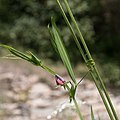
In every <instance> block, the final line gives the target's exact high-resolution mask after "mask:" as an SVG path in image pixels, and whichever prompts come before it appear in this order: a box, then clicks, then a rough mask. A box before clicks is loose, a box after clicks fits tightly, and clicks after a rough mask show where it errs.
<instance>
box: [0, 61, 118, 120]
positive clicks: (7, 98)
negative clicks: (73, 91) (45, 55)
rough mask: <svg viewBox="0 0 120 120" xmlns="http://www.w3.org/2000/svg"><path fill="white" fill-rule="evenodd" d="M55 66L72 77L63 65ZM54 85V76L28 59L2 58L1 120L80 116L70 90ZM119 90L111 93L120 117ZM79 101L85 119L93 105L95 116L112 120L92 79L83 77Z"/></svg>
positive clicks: (71, 119) (68, 119) (70, 119)
mask: <svg viewBox="0 0 120 120" xmlns="http://www.w3.org/2000/svg"><path fill="white" fill-rule="evenodd" d="M55 69H57V72H59V73H60V75H62V76H63V77H64V78H65V79H66V80H68V79H69V77H68V76H67V74H66V71H65V70H64V69H62V70H61V69H60V70H58V67H55ZM79 79H80V78H77V80H79ZM55 86H56V84H55V80H54V77H53V76H51V75H49V74H47V73H46V72H45V71H44V70H42V69H40V68H37V67H34V66H33V65H31V64H29V63H26V62H20V61H14V62H13V61H7V60H5V61H0V120H61V119H62V120H78V117H77V114H76V110H75V107H74V105H73V103H71V104H70V103H69V98H68V93H67V92H66V91H64V90H63V88H57V89H56V88H55ZM112 91H114V92H112ZM119 91H120V90H117V93H118V94H114V93H116V92H115V90H111V92H109V94H110V96H111V99H112V100H113V103H114V105H115V107H116V109H117V112H118V113H119V117H120V94H119ZM77 101H78V104H79V107H80V109H81V111H82V114H83V116H84V118H85V120H90V107H91V105H92V106H93V111H94V113H95V117H96V120H98V118H99V117H100V118H101V120H109V117H108V115H107V113H106V111H105V108H104V106H103V103H102V100H101V98H100V96H99V94H98V92H97V89H96V87H95V85H94V83H93V82H91V81H89V80H87V79H85V80H83V81H82V83H81V84H80V86H79V88H78V90H77Z"/></svg>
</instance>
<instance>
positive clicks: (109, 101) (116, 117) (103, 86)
mask: <svg viewBox="0 0 120 120" xmlns="http://www.w3.org/2000/svg"><path fill="white" fill-rule="evenodd" d="M94 69H95V72H96V74H97V76H98V77H99V80H100V83H101V86H102V88H103V91H104V93H105V95H106V98H107V100H108V103H109V105H110V107H111V110H112V112H113V114H114V117H115V119H116V120H119V119H118V116H117V113H116V111H115V109H114V107H113V104H112V101H111V99H110V97H109V94H108V92H107V90H106V88H105V85H104V83H103V81H102V78H101V76H100V74H99V71H98V69H97V68H96V66H94Z"/></svg>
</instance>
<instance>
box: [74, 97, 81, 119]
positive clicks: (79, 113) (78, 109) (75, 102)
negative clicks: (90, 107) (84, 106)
mask: <svg viewBox="0 0 120 120" xmlns="http://www.w3.org/2000/svg"><path fill="white" fill-rule="evenodd" d="M73 102H74V104H75V107H76V110H77V113H78V115H79V118H80V120H83V117H82V114H81V112H80V108H79V106H78V103H77V101H76V99H75V98H73Z"/></svg>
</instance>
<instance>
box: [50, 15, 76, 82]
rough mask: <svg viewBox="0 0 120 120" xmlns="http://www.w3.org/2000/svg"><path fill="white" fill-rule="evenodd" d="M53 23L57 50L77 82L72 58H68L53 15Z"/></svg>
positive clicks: (72, 77)
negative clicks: (71, 61) (71, 62)
mask: <svg viewBox="0 0 120 120" xmlns="http://www.w3.org/2000/svg"><path fill="white" fill-rule="evenodd" d="M51 23H52V33H53V35H54V39H53V40H54V42H55V45H56V47H57V50H58V52H59V55H60V57H61V59H62V61H63V63H64V65H65V66H66V68H67V71H68V74H69V75H70V77H71V79H72V81H73V82H74V83H75V84H76V79H75V75H74V72H73V69H72V66H71V64H70V60H69V58H68V55H67V52H66V50H65V47H64V45H63V43H62V40H61V37H60V35H59V31H58V28H57V26H56V24H55V21H54V18H53V17H52V18H51Z"/></svg>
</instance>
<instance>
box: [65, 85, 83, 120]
mask: <svg viewBox="0 0 120 120" xmlns="http://www.w3.org/2000/svg"><path fill="white" fill-rule="evenodd" d="M66 87H67V90H68V91H69V94H70V87H69V86H68V85H67V84H66ZM72 100H73V102H74V104H75V107H76V110H77V113H78V116H79V118H80V120H84V119H83V117H82V113H81V111H80V108H79V106H78V104H77V101H76V99H75V97H73V98H72Z"/></svg>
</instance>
